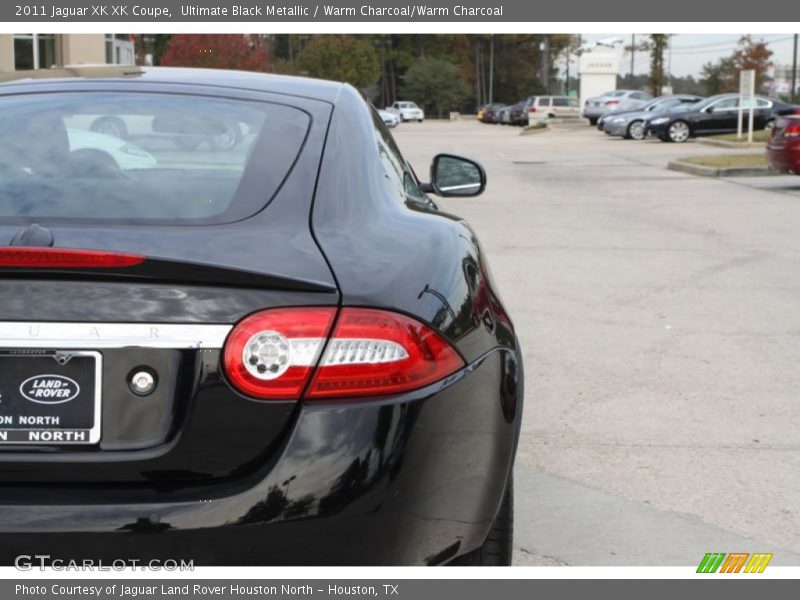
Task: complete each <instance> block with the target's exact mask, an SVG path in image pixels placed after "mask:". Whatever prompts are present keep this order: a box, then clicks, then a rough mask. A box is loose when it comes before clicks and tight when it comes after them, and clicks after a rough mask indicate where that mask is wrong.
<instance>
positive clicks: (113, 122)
mask: <svg viewBox="0 0 800 600" xmlns="http://www.w3.org/2000/svg"><path fill="white" fill-rule="evenodd" d="M89 131H93V132H94V133H100V134H103V135H109V136H111V137H115V138H118V139H120V140H124V139H127V138H128V127H127V125H125V121H123V120H122V119H120V118H119V117H100V118H98V119H95V120H94V121H92V124H91V125H90V126H89Z"/></svg>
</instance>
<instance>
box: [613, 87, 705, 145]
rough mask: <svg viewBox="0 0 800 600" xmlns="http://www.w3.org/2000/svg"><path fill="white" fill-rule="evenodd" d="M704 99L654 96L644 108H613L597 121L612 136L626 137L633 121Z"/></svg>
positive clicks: (681, 96)
mask: <svg viewBox="0 0 800 600" xmlns="http://www.w3.org/2000/svg"><path fill="white" fill-rule="evenodd" d="M700 100H702V98H701V97H700V96H693V95H688V94H677V95H674V96H660V97H658V98H654V99H653V100H651V101H650V102H649V103H648V104H646V105H645V106H644V107H643V108H642V109H628V110H612V111H609V112H607V113H606V114H604V115H603V116H602V117H601V118H600V119H599V120H598V122H597V125H598V127H599V128H600V127H601V128H602V130H603V131H604V132H605V133H607V134H609V135H612V136H618V137H625V136H626V135H627V132H628V127H629V126H630V124H631V123H632V122H633V121H637V120H639V121H646V120H647V119H649V118H651V117H653V116H654V115H657V114H661V113H663V112H667V111H668V110H670V109H672V108H674V107H675V106H677V105H679V104H692V103H695V102H699V101H700Z"/></svg>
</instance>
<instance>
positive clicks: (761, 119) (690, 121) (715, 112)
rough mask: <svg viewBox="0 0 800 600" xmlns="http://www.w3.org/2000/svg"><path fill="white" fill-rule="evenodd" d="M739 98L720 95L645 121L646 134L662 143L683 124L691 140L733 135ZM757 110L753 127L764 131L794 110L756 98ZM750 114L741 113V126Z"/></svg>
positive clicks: (736, 121)
mask: <svg viewBox="0 0 800 600" xmlns="http://www.w3.org/2000/svg"><path fill="white" fill-rule="evenodd" d="M738 102H739V95H738V94H719V95H717V96H711V97H709V98H706V99H705V100H704V101H702V102H699V103H697V104H695V105H693V106H692V107H691V109H685V110H675V111H670V112H667V113H664V114H662V115H658V116H655V117H652V118H651V119H649V120H648V121H647V124H646V128H647V131H648V133H649V134H652V135H656V136H658V137H660V138H662V139H664V138H666V137H667V135H668V131H669V128H670V126H671V125H672V124H673V123H675V122H677V121H682V122H684V123H686V124H687V125H688V126H689V129H690V133H691V136H692V137H695V136H706V135H716V134H723V133H734V132H736V131H737V127H738V119H739V108H738ZM756 102H757V106H756V107H755V109H754V110H753V126H754V128H755V129H764V128H765V127H767V126H768V125H769V124H770V123H771V122H774V120H775V119H776V118H777V117H778V116H781V115H786V114H791V113H792V112H794V111H796V110H797V107H794V106H792V105H789V104H785V103H783V102H780V101H778V100H775V99H772V98H767V97H765V96H756ZM748 120H749V110H748V108H744V109H743V110H742V126H743V127H744V128H745V129H746V128H747V127H748Z"/></svg>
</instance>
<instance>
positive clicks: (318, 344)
mask: <svg viewBox="0 0 800 600" xmlns="http://www.w3.org/2000/svg"><path fill="white" fill-rule="evenodd" d="M335 312H336V309H334V308H285V309H274V310H266V311H263V312H260V313H256V314H254V315H251V316H250V317H247V318H246V319H244V320H243V321H242V322H241V323H239V324H238V325H237V326H236V327H235V328H234V329H233V331H231V333H230V335H229V336H228V339H227V341H226V342H225V349H224V351H223V365H224V368H225V372H226V374H227V376H228V379H229V380H230V382H231V383H232V384H233V386H234V387H236V389H238V390H239V391H240V392H242V393H244V394H246V395H248V396H252V397H255V398H262V399H270V400H279V399H296V398H299V397H300V395H301V394H302V392H303V390H304V389H305V388H306V386H307V385H308V391H307V392H306V397H308V398H310V399H318V400H322V399H328V398H336V397H364V396H382V395H386V394H397V393H402V392H407V391H410V390H414V389H417V388H421V387H424V386H426V385H428V384H431V383H434V382H436V381H439V380H440V379H443V378H444V377H447V376H448V375H451V374H452V373H454V372H455V371H457V370H458V369H460V368H461V367H463V366H464V361H463V360H462V359H461V357H460V356H459V355H458V353H457V352H456V351H455V350H454V349H453V348H452V347H451V346H450V344H448V342H447V341H446V340H444V339H443V338H442V337H441V336H440V335H439V334H437V333H436V332H435V331H433V330H432V329H431V328H429V327H428V326H426V325H424V324H422V323H419V322H418V321H415V320H414V319H411V318H409V317H406V316H404V315H399V314H395V313H391V312H387V311H382V310H375V309H367V308H343V309H342V310H341V313H340V315H339V319H338V321H337V323H336V326H335V329H334V331H333V333H332V334H331V333H330V328H331V323H332V322H333V318H334V315H335ZM323 347H324V348H325V349H324V352H323V351H322V348H323ZM309 381H310V385H309Z"/></svg>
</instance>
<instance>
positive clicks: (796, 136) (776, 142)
mask: <svg viewBox="0 0 800 600" xmlns="http://www.w3.org/2000/svg"><path fill="white" fill-rule="evenodd" d="M767 161H768V162H769V164H770V167H772V168H773V169H774V170H776V171H779V172H782V173H794V174H795V175H800V115H789V116H784V117H778V118H777V119H776V120H775V125H774V127H773V128H772V131H771V132H770V137H769V140H768V141H767Z"/></svg>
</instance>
